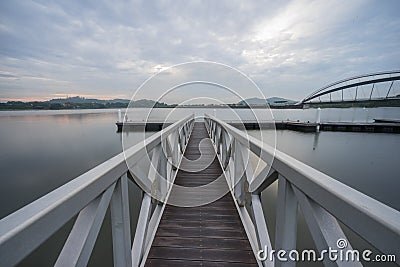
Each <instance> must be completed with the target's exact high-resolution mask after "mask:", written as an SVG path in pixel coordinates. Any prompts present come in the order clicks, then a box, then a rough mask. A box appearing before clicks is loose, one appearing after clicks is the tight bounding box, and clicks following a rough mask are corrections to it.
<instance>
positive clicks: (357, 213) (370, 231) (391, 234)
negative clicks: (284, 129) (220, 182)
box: [205, 115, 400, 266]
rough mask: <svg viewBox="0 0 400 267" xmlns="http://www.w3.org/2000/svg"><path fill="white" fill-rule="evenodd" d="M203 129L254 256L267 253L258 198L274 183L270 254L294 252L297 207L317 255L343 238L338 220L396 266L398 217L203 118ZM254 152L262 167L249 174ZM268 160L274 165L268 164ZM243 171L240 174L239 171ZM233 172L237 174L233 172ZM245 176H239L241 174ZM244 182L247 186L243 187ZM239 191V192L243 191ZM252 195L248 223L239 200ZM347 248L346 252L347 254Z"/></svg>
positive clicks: (267, 263)
mask: <svg viewBox="0 0 400 267" xmlns="http://www.w3.org/2000/svg"><path fill="white" fill-rule="evenodd" d="M205 121H206V127H207V130H208V131H209V135H210V138H211V139H212V140H213V143H214V146H215V149H216V151H218V157H219V160H220V162H221V165H222V167H223V169H224V173H225V176H226V177H227V181H228V184H229V186H230V188H231V193H232V195H233V197H234V198H235V200H236V201H235V202H236V204H237V208H238V211H239V214H240V217H241V219H242V222H243V224H244V227H245V230H246V233H247V235H248V237H249V241H250V244H251V245H252V248H253V251H254V253H257V252H258V251H259V250H261V249H264V247H265V246H267V247H268V248H269V249H272V246H271V240H270V237H269V234H268V224H267V222H266V221H265V219H264V213H263V209H262V205H261V201H260V194H261V192H262V191H263V190H265V189H266V188H267V187H268V186H270V185H271V184H272V183H273V182H274V181H276V180H277V179H278V199H277V212H276V214H277V218H276V220H277V222H276V231H275V235H276V238H275V243H274V245H275V246H274V249H284V250H286V251H290V250H291V249H295V248H296V236H297V234H296V232H297V208H298V207H300V210H301V212H302V213H303V215H304V217H305V220H306V223H307V225H308V227H309V229H310V232H311V235H312V238H313V240H314V243H315V245H316V247H317V249H318V250H319V251H322V250H325V249H328V247H331V248H332V249H337V246H336V242H337V240H338V239H339V238H345V235H344V233H343V231H342V229H341V227H340V225H339V223H338V221H341V222H342V223H343V224H345V225H346V226H348V227H349V228H350V229H352V230H353V231H354V232H356V233H357V234H358V235H359V236H361V237H362V238H363V239H364V240H366V241H367V242H369V243H370V244H371V245H372V246H374V247H375V248H377V249H378V250H380V251H381V252H382V253H385V254H390V255H393V254H394V255H395V256H396V263H397V264H399V263H400V212H399V211H397V210H395V209H393V208H391V207H389V206H387V205H385V204H383V203H381V202H379V201H377V200H375V199H373V198H371V197H369V196H367V195H365V194H363V193H361V192H359V191H357V190H355V189H353V188H351V187H349V186H347V185H345V184H343V183H341V182H339V181H337V180H335V179H333V178H332V177H329V176H328V175H326V174H324V173H322V172H320V171H318V170H316V169H313V168H312V167H310V166H308V165H306V164H304V163H302V162H300V161H298V160H296V159H294V158H292V157H290V156H289V155H287V154H284V153H282V152H280V151H278V150H275V149H274V148H272V147H271V146H268V145H267V144H265V143H263V142H261V141H260V140H258V139H256V138H253V137H251V136H248V135H246V133H244V132H243V131H240V130H239V129H237V128H234V127H232V126H230V125H228V124H227V123H225V122H223V121H221V120H219V119H217V118H215V117H212V116H208V115H206V117H205ZM250 152H252V153H254V154H255V155H256V156H258V157H259V158H260V160H262V161H264V162H265V163H268V162H270V163H271V162H272V164H269V165H268V164H267V166H266V167H265V168H264V169H263V170H261V172H259V174H258V175H257V176H255V175H254V170H253V169H252V166H251V164H245V166H243V164H244V163H246V162H248V160H247V158H248V153H250ZM272 159H273V160H272ZM238 168H239V169H240V170H243V168H244V169H245V170H244V172H240V170H238ZM236 170H238V171H239V172H237V171H236ZM238 173H239V175H241V177H235V175H237V174H238ZM243 174H244V175H243ZM243 181H247V182H248V183H249V186H248V187H246V186H243ZM243 190H244V192H240V191H243ZM249 193H250V194H251V203H250V209H251V213H252V214H253V218H252V217H251V216H250V215H249V213H248V212H247V209H246V208H245V207H243V204H244V202H243V196H244V195H246V194H249ZM351 249H352V247H351V245H349V246H348V247H347V248H346V250H351ZM262 264H263V265H264V266H282V265H285V266H294V265H295V263H294V262H279V261H277V260H273V261H264V262H262ZM324 264H325V265H326V266H348V265H349V264H350V265H351V266H357V265H358V266H361V263H356V262H344V261H336V262H332V261H328V260H327V259H326V261H324Z"/></svg>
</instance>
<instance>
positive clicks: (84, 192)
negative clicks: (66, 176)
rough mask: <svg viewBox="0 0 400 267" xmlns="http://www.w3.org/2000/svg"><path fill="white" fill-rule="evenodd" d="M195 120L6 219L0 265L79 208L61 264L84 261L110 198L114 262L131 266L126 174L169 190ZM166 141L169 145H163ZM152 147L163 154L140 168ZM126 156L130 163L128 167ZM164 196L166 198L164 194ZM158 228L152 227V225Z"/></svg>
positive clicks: (0, 232)
mask: <svg viewBox="0 0 400 267" xmlns="http://www.w3.org/2000/svg"><path fill="white" fill-rule="evenodd" d="M193 122H194V117H193V115H190V116H187V117H185V118H183V119H182V120H180V121H178V122H176V123H174V124H172V125H170V126H168V127H166V128H165V129H164V130H162V131H160V132H158V133H155V134H154V135H152V136H150V137H149V138H147V139H145V140H144V141H143V142H140V143H138V144H136V145H134V146H132V147H130V148H128V149H126V151H125V152H122V153H120V154H118V155H116V156H114V157H113V158H111V159H109V160H107V161H105V162H104V163H102V164H100V165H98V166H97V167H95V168H93V169H91V170H89V171H88V172H86V173H84V174H82V175H80V176H78V177H77V178H75V179H73V180H72V181H70V182H68V183H66V184H64V185H63V186H61V187H59V188H57V189H55V190H54V191H52V192H50V193H48V194H46V195H45V196H43V197H41V198H39V199H37V200H36V201H34V202H32V203H30V204H28V205H26V206H25V207H23V208H21V209H19V210H17V211H15V212H14V213H12V214H10V215H8V216H7V217H5V218H3V219H1V220H0V265H1V266H12V265H15V264H17V263H18V262H19V261H21V260H22V259H23V258H25V257H26V256H27V255H28V254H29V253H31V252H32V251H33V250H34V249H35V248H36V247H38V246H39V245H40V244H41V243H43V242H44V241H45V240H46V239H47V238H48V237H50V236H51V235H52V234H54V233H55V232H56V231H57V230H58V229H59V228H61V227H62V226H63V225H64V224H65V223H66V222H68V221H69V220H70V219H71V218H73V217H74V216H75V215H76V214H78V213H79V214H78V217H77V219H76V221H75V224H74V227H73V229H72V230H71V233H70V235H69V237H68V239H67V241H66V243H65V245H64V248H63V250H62V252H61V253H60V255H59V258H58V260H57V262H56V266H64V265H65V263H66V262H69V264H71V265H77V266H85V265H86V264H87V262H88V260H89V257H90V254H91V252H92V249H93V247H94V244H95V241H96V238H97V235H98V232H99V230H100V226H101V224H102V222H103V219H104V216H105V212H106V210H107V208H108V206H109V203H111V205H110V207H111V219H112V236H113V248H114V249H113V250H114V265H115V266H132V256H131V253H132V254H133V252H134V251H132V252H131V240H130V222H129V201H128V195H127V177H128V176H130V177H131V176H134V177H135V178H138V179H135V182H139V183H141V185H145V186H146V187H144V188H145V191H147V190H149V191H147V192H146V193H145V194H144V195H148V194H150V193H151V194H153V193H157V192H152V191H151V190H152V188H159V191H160V192H158V194H164V195H166V194H167V193H168V192H161V188H163V184H164V187H165V188H167V185H166V184H167V183H168V181H171V180H172V179H173V178H174V175H175V174H176V170H175V168H174V167H173V166H171V165H172V164H173V162H176V161H177V160H179V158H180V157H182V155H183V153H182V152H180V151H184V149H185V146H186V144H187V142H188V139H189V135H190V131H191V129H192V126H193ZM163 145H164V146H168V147H169V148H170V150H169V151H166V150H163V149H162V146H163ZM154 150H157V153H155V152H154ZM172 151H174V152H172ZM124 153H125V154H124ZM147 153H149V154H152V155H153V156H155V155H156V154H158V157H159V159H160V160H159V161H158V162H155V163H154V164H150V166H149V167H148V168H149V169H148V170H140V166H137V165H142V164H138V163H140V162H141V161H143V160H146V159H147V157H145V155H146V154H147ZM147 155H148V154H147ZM126 162H128V163H131V166H129V168H128V166H127V164H126ZM154 169H156V171H155V172H154V171H153V170H154ZM136 171H138V172H137V173H136ZM150 172H153V173H157V172H163V173H164V174H165V177H160V176H157V175H155V176H154V177H153V179H149V178H148V177H147V173H150ZM143 174H144V175H143ZM164 178H166V180H165V179H164ZM152 185H153V186H152ZM154 185H156V186H154ZM147 187H150V188H147ZM160 199H161V200H162V196H161V198H160ZM144 200H145V199H144ZM143 203H145V201H143ZM157 210H158V211H159V209H154V211H153V215H154V216H153V217H154V218H153V217H152V219H153V220H155V217H157V216H160V213H157V214H156V213H155V211H157ZM150 215H151V214H150ZM148 223H149V222H146V225H147V224H148ZM154 230H155V229H150V228H149V230H148V231H149V232H150V231H154ZM136 235H139V234H136ZM136 235H135V236H136ZM144 236H146V233H144ZM146 245H148V244H146V243H143V247H140V248H138V249H140V250H141V251H142V250H144V246H146ZM139 255H140V254H139ZM133 261H136V259H135V258H134V259H133Z"/></svg>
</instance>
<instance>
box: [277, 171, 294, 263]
mask: <svg viewBox="0 0 400 267" xmlns="http://www.w3.org/2000/svg"><path fill="white" fill-rule="evenodd" d="M277 201H278V203H277V210H276V231H275V251H279V250H285V251H286V253H288V252H289V251H291V250H294V249H296V238H297V200H296V196H295V195H294V192H293V189H292V187H291V185H290V183H289V182H288V181H287V180H286V179H285V178H284V177H283V176H281V175H279V178H278V200H277ZM278 254H279V253H278ZM275 256H276V258H275V266H276V267H280V266H296V262H295V261H290V260H289V261H280V260H279V255H275Z"/></svg>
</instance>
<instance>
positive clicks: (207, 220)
mask: <svg viewBox="0 0 400 267" xmlns="http://www.w3.org/2000/svg"><path fill="white" fill-rule="evenodd" d="M205 138H208V133H207V130H206V128H205V125H204V123H203V122H196V123H195V125H194V129H193V131H192V134H191V137H190V140H189V143H188V146H187V148H186V151H185V156H186V158H188V159H191V160H195V159H197V158H199V157H200V151H199V149H198V147H199V144H200V142H201V140H203V139H205ZM201 145H202V152H203V157H204V160H210V159H211V160H210V162H212V163H211V164H210V165H209V166H208V167H207V168H206V169H204V170H202V171H199V172H196V173H193V172H188V171H184V170H179V171H178V174H177V177H176V180H175V183H176V184H178V185H182V186H187V187H197V186H200V185H204V184H208V183H210V182H212V181H214V180H215V179H216V178H217V177H219V176H220V175H221V174H222V170H221V166H220V164H219V162H218V159H217V158H216V155H215V152H214V149H213V147H212V144H211V141H210V140H209V139H208V140H207V141H203V142H202V143H201ZM183 164H187V165H190V164H192V165H193V163H190V162H189V163H183ZM198 164H201V162H199V163H198ZM185 167H189V168H190V167H194V166H185ZM220 184H221V183H220ZM227 186H228V185H227V184H226V182H225V184H224V185H222V186H219V189H218V190H224V191H220V192H227ZM214 193H215V192H214ZM217 193H218V192H217ZM172 196H174V197H179V196H176V195H174V191H172V192H171V197H172ZM194 197H200V198H201V196H194ZM146 266H158V267H159V266H257V262H256V260H255V257H254V254H253V252H252V250H251V247H250V243H249V241H248V239H247V236H246V233H245V231H244V228H243V225H242V223H241V221H240V218H239V215H238V212H237V210H236V207H235V204H234V202H233V199H232V196H231V194H230V193H229V192H228V193H226V194H225V195H224V196H223V197H222V198H220V199H218V200H217V201H215V202H212V203H210V204H207V205H203V206H200V207H191V208H184V207H176V206H170V205H167V206H166V208H165V211H164V214H163V217H162V219H161V222H160V225H159V228H158V230H157V233H156V236H155V239H154V241H153V245H152V247H151V249H150V253H149V255H148V258H147V262H146Z"/></svg>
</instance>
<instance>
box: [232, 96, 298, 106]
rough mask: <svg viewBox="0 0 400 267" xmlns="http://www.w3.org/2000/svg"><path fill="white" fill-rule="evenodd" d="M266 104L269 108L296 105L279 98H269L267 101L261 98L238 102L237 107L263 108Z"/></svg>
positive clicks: (293, 102) (291, 101)
mask: <svg viewBox="0 0 400 267" xmlns="http://www.w3.org/2000/svg"><path fill="white" fill-rule="evenodd" d="M266 103H268V105H269V106H284V105H293V104H296V103H297V101H294V100H290V99H286V98H281V97H270V98H267V99H262V98H257V97H253V98H248V99H245V100H243V101H240V102H239V103H238V104H239V105H248V106H263V105H266Z"/></svg>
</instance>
